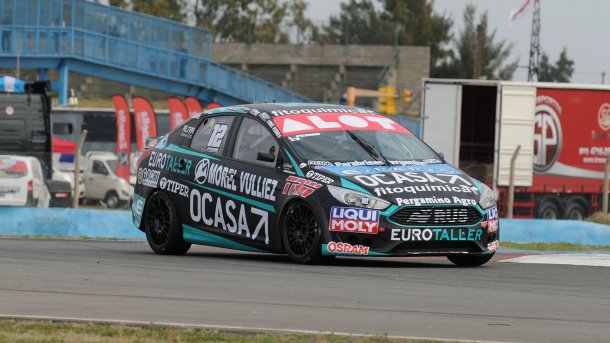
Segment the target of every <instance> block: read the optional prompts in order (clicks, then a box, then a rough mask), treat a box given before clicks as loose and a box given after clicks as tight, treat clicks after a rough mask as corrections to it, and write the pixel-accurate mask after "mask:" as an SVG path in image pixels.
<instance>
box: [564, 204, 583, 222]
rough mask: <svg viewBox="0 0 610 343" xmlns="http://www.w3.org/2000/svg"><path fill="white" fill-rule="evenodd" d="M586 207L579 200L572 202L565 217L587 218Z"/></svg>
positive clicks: (571, 218)
mask: <svg viewBox="0 0 610 343" xmlns="http://www.w3.org/2000/svg"><path fill="white" fill-rule="evenodd" d="M585 212H586V211H585V208H584V207H583V206H582V205H581V204H580V203H578V202H575V201H573V202H570V203H569V204H568V206H567V207H566V212H565V219H569V220H580V221H582V220H585V216H586V213H585Z"/></svg>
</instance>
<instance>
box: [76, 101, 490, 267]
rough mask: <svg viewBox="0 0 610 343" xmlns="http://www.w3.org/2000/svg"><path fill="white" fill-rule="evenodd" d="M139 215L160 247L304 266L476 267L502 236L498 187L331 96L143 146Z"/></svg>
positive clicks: (221, 112) (205, 118)
mask: <svg viewBox="0 0 610 343" xmlns="http://www.w3.org/2000/svg"><path fill="white" fill-rule="evenodd" d="M87 187H88V186H87ZM132 215H133V220H134V224H135V225H136V226H137V227H138V228H139V229H140V230H142V231H144V232H145V233H146V237H147V240H148V243H149V245H150V247H151V249H152V250H153V251H155V252H156V253H158V254H185V253H186V252H187V251H188V249H189V248H190V246H191V244H204V245H212V246H219V247H225V248H231V249H240V250H246V251H256V252H272V253H285V254H288V256H289V257H290V258H291V259H292V260H293V261H295V262H298V263H318V262H324V261H327V260H330V259H332V258H333V257H335V256H422V255H433V256H447V257H448V258H449V260H450V261H452V262H453V263H455V264H457V265H460V266H476V265H481V264H484V263H486V262H487V261H489V260H490V259H491V257H492V256H493V255H494V253H495V251H496V249H497V248H498V239H499V228H498V218H497V210H496V202H495V199H494V195H493V192H492V190H491V189H489V188H488V187H487V186H485V185H484V184H482V183H481V182H479V181H477V180H474V179H472V178H470V177H469V176H468V175H466V174H464V173H463V172H462V171H460V170H459V169H457V168H454V167H452V166H450V165H448V164H446V163H445V162H444V160H443V157H442V156H441V155H440V154H438V153H436V152H435V151H434V150H432V148H430V147H429V146H428V145H426V144H425V143H424V142H423V141H421V140H420V139H419V138H417V136H415V135H413V134H412V133H411V132H410V131H409V130H407V129H405V128H404V127H402V126H401V125H400V124H398V123H397V122H395V121H394V120H392V119H391V118H389V117H385V116H382V115H379V114H377V113H375V112H373V111H371V110H368V109H363V108H356V107H346V106H336V105H325V104H256V105H244V106H235V107H227V108H218V109H214V110H208V111H206V112H204V113H203V114H201V115H196V116H194V117H192V118H191V119H190V120H188V121H187V122H185V123H184V124H182V125H180V126H178V127H177V128H175V129H174V130H173V131H171V132H170V133H168V134H167V135H165V136H163V137H159V138H158V139H156V140H153V141H151V142H150V143H149V144H148V145H147V147H146V148H145V149H144V150H143V152H142V154H141V156H140V159H139V161H138V177H137V182H136V186H135V190H134V199H133V205H132Z"/></svg>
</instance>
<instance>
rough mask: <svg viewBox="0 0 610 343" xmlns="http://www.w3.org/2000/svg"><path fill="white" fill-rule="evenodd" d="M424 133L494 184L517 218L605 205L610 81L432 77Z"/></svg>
mask: <svg viewBox="0 0 610 343" xmlns="http://www.w3.org/2000/svg"><path fill="white" fill-rule="evenodd" d="M422 82H423V84H422V111H421V113H422V116H421V131H420V132H421V137H422V138H423V139H424V141H425V142H426V143H428V144H429V145H430V146H431V147H432V148H434V149H435V150H436V151H439V152H442V153H443V154H444V156H445V160H446V161H447V162H448V163H450V164H452V165H454V166H456V167H459V168H461V169H463V170H464V171H465V172H467V173H468V174H469V175H472V176H473V177H475V178H478V179H480V180H481V181H483V182H484V183H486V184H487V185H489V186H491V187H493V188H494V189H495V190H496V192H497V194H498V198H499V199H498V210H499V211H500V215H502V216H505V215H506V214H507V213H506V212H507V186H508V184H509V175H510V161H511V157H512V155H513V153H514V152H515V149H516V148H517V146H518V145H520V146H521V150H520V152H519V154H518V156H517V158H516V163H515V179H514V180H515V186H516V188H515V202H514V208H513V216H514V217H526V218H532V217H539V218H548V219H552V218H564V219H583V217H585V216H587V215H589V214H590V213H592V212H593V211H595V210H598V209H599V208H601V204H602V183H603V174H604V173H603V169H604V164H605V162H606V157H607V156H608V154H609V153H610V86H605V85H578V84H567V83H531V82H512V81H487V80H457V79H455V80H454V79H451V80H450V79H424V80H423V81H422Z"/></svg>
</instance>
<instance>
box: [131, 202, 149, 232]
mask: <svg viewBox="0 0 610 343" xmlns="http://www.w3.org/2000/svg"><path fill="white" fill-rule="evenodd" d="M145 202H146V199H144V198H143V197H141V196H140V195H138V194H134V195H133V204H132V205H131V211H132V213H133V223H134V225H135V226H137V227H140V223H141V222H142V214H144V203H145Z"/></svg>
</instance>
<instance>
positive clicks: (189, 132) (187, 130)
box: [180, 125, 195, 139]
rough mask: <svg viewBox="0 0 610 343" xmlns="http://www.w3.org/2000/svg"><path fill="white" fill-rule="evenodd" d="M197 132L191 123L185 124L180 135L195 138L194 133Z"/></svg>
mask: <svg viewBox="0 0 610 343" xmlns="http://www.w3.org/2000/svg"><path fill="white" fill-rule="evenodd" d="M194 133H195V127H194V126H190V125H184V126H183V127H182V130H181V131H180V136H182V137H185V138H189V139H190V138H193V134H194Z"/></svg>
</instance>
